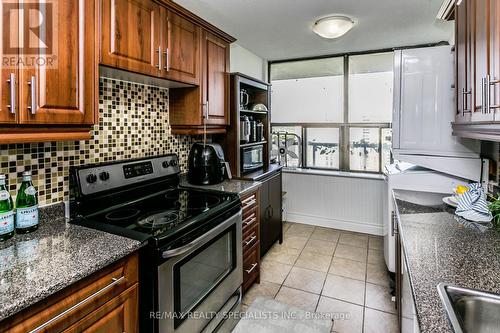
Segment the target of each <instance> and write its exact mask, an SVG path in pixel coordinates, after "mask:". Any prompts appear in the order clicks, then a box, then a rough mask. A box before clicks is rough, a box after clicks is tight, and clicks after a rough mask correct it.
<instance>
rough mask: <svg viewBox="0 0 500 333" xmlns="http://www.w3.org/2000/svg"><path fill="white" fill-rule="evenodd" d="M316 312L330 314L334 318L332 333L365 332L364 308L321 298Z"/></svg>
mask: <svg viewBox="0 0 500 333" xmlns="http://www.w3.org/2000/svg"><path fill="white" fill-rule="evenodd" d="M316 312H318V313H325V314H328V315H329V316H331V317H332V318H333V330H332V332H337V333H361V332H362V331H363V307H362V306H359V305H354V304H351V303H347V302H343V301H339V300H337V299H333V298H328V297H324V296H321V297H320V299H319V303H318V307H317V309H316Z"/></svg>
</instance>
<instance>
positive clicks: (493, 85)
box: [455, 0, 500, 122]
mask: <svg viewBox="0 0 500 333" xmlns="http://www.w3.org/2000/svg"><path fill="white" fill-rule="evenodd" d="M455 10H456V11H455V32H456V38H455V40H456V47H455V51H456V66H457V67H456V89H457V95H456V97H457V100H456V104H457V122H481V121H489V122H491V121H494V120H499V119H500V115H497V113H499V112H500V110H498V109H499V104H500V81H499V79H500V22H499V19H500V14H499V13H500V5H499V4H498V1H492V0H462V1H461V2H460V3H459V4H457V5H456V7H455ZM497 111H498V112H497Z"/></svg>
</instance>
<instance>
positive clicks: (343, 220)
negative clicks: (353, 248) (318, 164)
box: [283, 172, 384, 235]
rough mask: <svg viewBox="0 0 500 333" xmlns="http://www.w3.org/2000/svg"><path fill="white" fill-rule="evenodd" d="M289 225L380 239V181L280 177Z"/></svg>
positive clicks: (382, 189)
mask: <svg viewBox="0 0 500 333" xmlns="http://www.w3.org/2000/svg"><path fill="white" fill-rule="evenodd" d="M283 190H284V191H286V192H287V194H286V219H287V221H290V222H300V223H304V224H311V225H317V226H322V227H330V228H336V229H342V230H349V231H356V232H363V233H369V234H373V235H383V223H382V221H383V218H382V212H383V198H384V181H383V180H379V179H366V178H349V177H335V176H324V175H311V174H297V173H287V172H284V173H283Z"/></svg>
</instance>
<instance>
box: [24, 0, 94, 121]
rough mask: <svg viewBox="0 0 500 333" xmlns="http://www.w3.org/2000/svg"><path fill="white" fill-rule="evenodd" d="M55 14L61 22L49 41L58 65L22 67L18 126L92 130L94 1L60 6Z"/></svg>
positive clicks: (65, 2)
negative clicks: (66, 127) (77, 126)
mask: <svg viewBox="0 0 500 333" xmlns="http://www.w3.org/2000/svg"><path fill="white" fill-rule="evenodd" d="M55 13H57V20H58V22H59V24H58V25H57V28H56V29H55V33H54V34H53V36H52V38H53V41H52V43H53V47H54V48H56V49H57V50H56V53H55V55H56V57H57V58H56V62H54V64H53V66H43V67H42V66H40V67H36V68H33V67H30V68H23V67H22V65H21V68H20V77H19V82H18V86H19V91H20V103H19V117H20V122H21V123H23V124H74V125H83V124H89V125H91V124H93V123H94V106H95V101H96V99H97V96H96V94H95V90H96V89H95V88H96V86H95V85H96V75H97V66H96V59H95V57H96V55H95V54H96V52H95V37H94V36H95V33H94V28H93V26H94V25H95V21H94V20H95V2H94V1H86V0H78V1H59V2H58V3H57V11H55ZM56 41H57V42H56ZM40 50H43V49H42V48H40ZM35 55H36V56H38V57H42V56H43V54H42V53H41V52H39V53H36V54H35Z"/></svg>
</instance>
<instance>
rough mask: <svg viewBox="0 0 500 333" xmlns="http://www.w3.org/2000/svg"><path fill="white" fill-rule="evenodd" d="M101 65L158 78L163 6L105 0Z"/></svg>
mask: <svg viewBox="0 0 500 333" xmlns="http://www.w3.org/2000/svg"><path fill="white" fill-rule="evenodd" d="M100 18H101V22H100V32H101V52H100V63H101V64H104V65H108V66H111V67H116V68H120V69H124V70H129V71H132V72H137V73H141V74H146V75H152V76H157V75H159V68H160V65H161V63H160V62H161V58H162V52H161V49H160V36H159V34H160V27H161V24H160V6H159V5H158V4H156V3H154V2H153V1H151V0H143V1H139V0H102V1H101V13H100Z"/></svg>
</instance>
